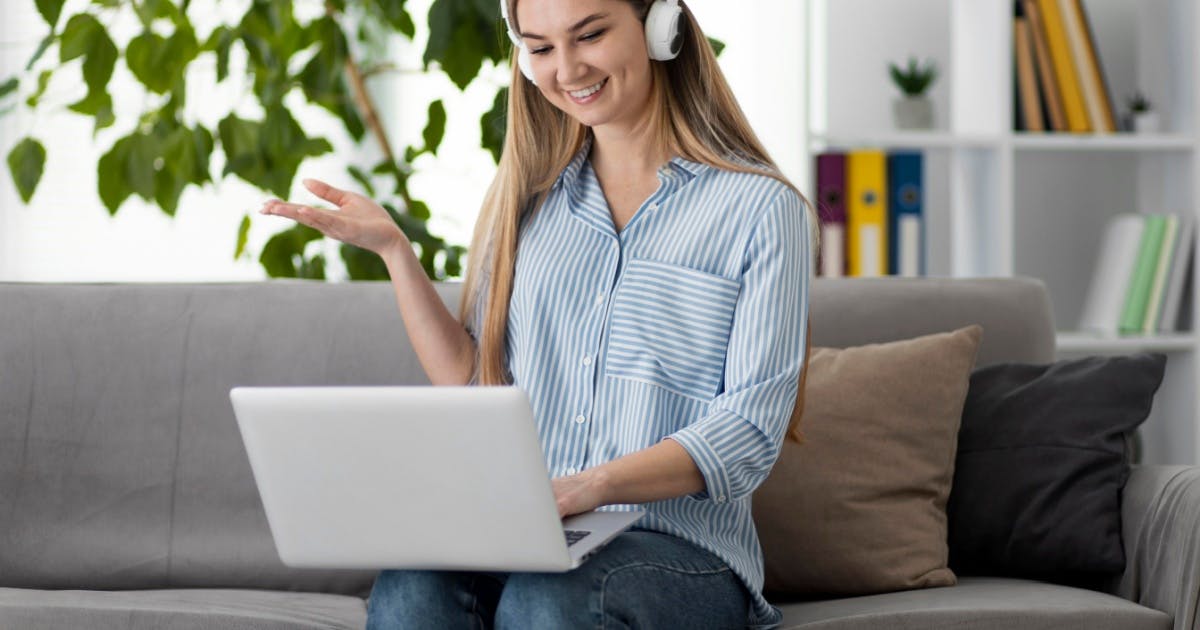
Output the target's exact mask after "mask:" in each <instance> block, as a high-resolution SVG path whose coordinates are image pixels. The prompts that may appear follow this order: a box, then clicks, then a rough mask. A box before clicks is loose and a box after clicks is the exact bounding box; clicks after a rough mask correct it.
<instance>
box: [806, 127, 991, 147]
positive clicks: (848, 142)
mask: <svg viewBox="0 0 1200 630" xmlns="http://www.w3.org/2000/svg"><path fill="white" fill-rule="evenodd" d="M811 144H812V145H813V148H814V149H822V148H825V147H838V148H842V149H855V148H867V147H870V148H878V149H957V148H979V149H994V148H997V147H999V146H1000V139H999V138H998V137H996V136H985V135H974V134H956V133H951V132H945V131H886V130H885V131H881V132H879V133H866V134H853V135H842V134H813V136H812V138H811Z"/></svg>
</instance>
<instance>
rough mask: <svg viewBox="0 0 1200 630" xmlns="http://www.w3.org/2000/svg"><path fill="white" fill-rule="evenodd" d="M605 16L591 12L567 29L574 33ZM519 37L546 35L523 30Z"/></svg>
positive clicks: (528, 37) (605, 15)
mask: <svg viewBox="0 0 1200 630" xmlns="http://www.w3.org/2000/svg"><path fill="white" fill-rule="evenodd" d="M606 17H608V14H607V13H593V14H591V15H589V16H587V17H585V18H583V19H582V20H579V21H578V22H576V23H575V24H574V26H572V27H571V28H569V29H567V30H568V31H569V32H572V33H574V32H575V31H578V30H579V29H581V28H583V27H585V26H587V25H588V24H591V23H592V22H595V21H596V20H599V19H601V18H606ZM521 37H524V38H525V39H546V37H545V36H544V35H535V34H533V33H528V32H524V31H522V32H521Z"/></svg>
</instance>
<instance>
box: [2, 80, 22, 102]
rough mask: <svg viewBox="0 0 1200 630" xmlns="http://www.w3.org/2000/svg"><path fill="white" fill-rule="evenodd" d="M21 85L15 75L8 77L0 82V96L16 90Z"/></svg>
mask: <svg viewBox="0 0 1200 630" xmlns="http://www.w3.org/2000/svg"><path fill="white" fill-rule="evenodd" d="M20 85H21V80H20V79H18V78H17V77H9V78H8V80H7V81H5V82H4V83H3V84H0V98H4V97H5V96H8V95H9V94H11V93H13V92H16V91H17V87H18V86H20Z"/></svg>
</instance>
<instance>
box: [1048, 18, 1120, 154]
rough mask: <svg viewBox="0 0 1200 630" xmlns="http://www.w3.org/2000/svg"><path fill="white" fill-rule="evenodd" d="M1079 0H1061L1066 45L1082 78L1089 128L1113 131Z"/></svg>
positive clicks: (1081, 86)
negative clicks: (1106, 114)
mask: <svg viewBox="0 0 1200 630" xmlns="http://www.w3.org/2000/svg"><path fill="white" fill-rule="evenodd" d="M1076 1H1077V0H1058V10H1059V11H1060V12H1061V13H1062V17H1063V28H1064V29H1065V30H1066V32H1067V44H1068V45H1069V47H1070V49H1071V60H1072V61H1073V62H1074V64H1075V71H1076V72H1077V73H1078V77H1079V88H1080V90H1081V93H1082V95H1083V104H1084V107H1085V109H1086V110H1087V115H1088V121H1089V125H1090V126H1091V129H1092V131H1099V132H1112V131H1116V127H1114V126H1112V125H1111V124H1110V123H1111V119H1110V118H1108V117H1106V116H1105V108H1106V105H1107V100H1108V99H1107V96H1106V95H1105V94H1104V93H1103V91H1102V88H1101V86H1100V72H1099V70H1096V69H1095V68H1094V67H1093V64H1095V63H1096V53H1095V52H1094V51H1093V50H1092V43H1091V39H1090V36H1089V32H1088V28H1087V25H1086V24H1085V23H1084V21H1083V20H1084V16H1083V12H1082V10H1080V9H1079V7H1078V6H1077V5H1076Z"/></svg>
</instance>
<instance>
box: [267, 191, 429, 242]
mask: <svg viewBox="0 0 1200 630" xmlns="http://www.w3.org/2000/svg"><path fill="white" fill-rule="evenodd" d="M303 183H304V187H305V188H308V189H309V190H310V191H312V193H313V194H314V195H316V196H318V197H320V198H322V199H324V200H325V201H328V202H330V203H332V204H334V205H336V206H337V210H322V209H320V208H314V207H313V206H305V205H302V204H298V203H288V202H286V201H281V200H279V199H271V200H270V201H268V202H266V203H265V204H263V207H262V210H260V212H261V213H262V214H274V215H279V216H282V217H287V218H289V219H292V220H293V221H296V222H298V223H302V224H304V225H307V226H309V227H311V228H313V229H315V230H318V231H320V232H321V233H322V234H324V235H325V236H328V237H330V238H333V239H337V240H339V241H341V242H343V243H349V244H351V245H355V246H358V247H361V248H363V249H365V250H368V251H372V252H375V253H376V254H379V255H381V256H382V255H384V253H385V252H387V251H388V250H389V249H391V248H393V247H395V246H397V245H405V246H408V239H407V238H405V236H404V233H403V232H401V231H400V226H398V225H396V222H395V221H393V220H392V217H391V216H390V215H388V213H387V210H384V209H383V208H381V207H380V206H379V204H377V203H375V202H374V201H371V200H370V199H368V198H366V197H364V196H362V195H360V194H357V193H353V192H350V191H346V190H341V189H339V188H334V187H333V186H330V185H329V184H326V183H325V182H322V181H318V180H315V179H306V180H304V182H303Z"/></svg>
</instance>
